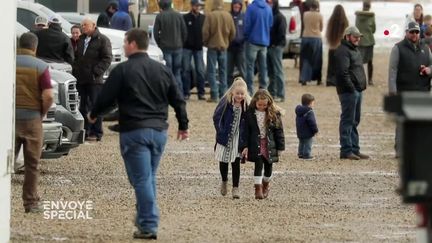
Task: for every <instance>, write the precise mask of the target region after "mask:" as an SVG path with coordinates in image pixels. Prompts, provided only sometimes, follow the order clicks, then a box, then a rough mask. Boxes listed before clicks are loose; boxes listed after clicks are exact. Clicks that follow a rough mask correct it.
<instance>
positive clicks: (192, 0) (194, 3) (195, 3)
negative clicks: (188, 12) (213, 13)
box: [190, 0, 200, 5]
mask: <svg viewBox="0 0 432 243" xmlns="http://www.w3.org/2000/svg"><path fill="white" fill-rule="evenodd" d="M190 3H191V5H200V1H199V0H191V1H190Z"/></svg>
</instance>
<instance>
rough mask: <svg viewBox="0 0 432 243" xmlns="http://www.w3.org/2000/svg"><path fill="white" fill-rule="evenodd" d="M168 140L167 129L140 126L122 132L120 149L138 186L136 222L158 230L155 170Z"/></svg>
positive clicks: (143, 228)
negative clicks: (159, 129) (139, 127)
mask: <svg viewBox="0 0 432 243" xmlns="http://www.w3.org/2000/svg"><path fill="white" fill-rule="evenodd" d="M166 141H167V132H166V130H164V131H158V130H155V129H152V128H141V129H136V130H132V131H129V132H121V133H120V149H121V154H122V157H123V160H124V163H125V167H126V172H127V175H128V178H129V182H130V183H131V185H132V186H133V188H134V189H135V197H136V209H137V216H136V222H135V223H136V225H137V227H138V228H139V229H140V230H141V231H144V232H148V233H155V234H156V233H157V230H158V224H159V209H158V206H157V200H156V172H157V169H158V166H159V161H160V159H161V156H162V153H163V151H164V148H165V144H166Z"/></svg>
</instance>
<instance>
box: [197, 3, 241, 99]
mask: <svg viewBox="0 0 432 243" xmlns="http://www.w3.org/2000/svg"><path fill="white" fill-rule="evenodd" d="M235 31H236V30H235V26H234V21H233V19H232V17H231V15H230V14H229V13H228V12H226V11H225V10H224V9H223V1H222V0H213V7H212V11H211V12H210V13H209V14H208V15H207V17H206V18H205V21H204V27H203V42H204V45H205V46H206V47H207V48H208V49H207V75H208V80H209V83H210V94H211V96H210V99H209V100H208V101H209V102H219V98H221V97H222V96H223V95H224V94H225V91H226V89H227V82H226V79H227V73H226V68H227V48H228V46H229V43H230V42H231V41H232V40H233V39H234V37H235V34H236V32H235ZM216 64H217V65H218V70H219V75H218V78H219V83H218V82H217V81H216Z"/></svg>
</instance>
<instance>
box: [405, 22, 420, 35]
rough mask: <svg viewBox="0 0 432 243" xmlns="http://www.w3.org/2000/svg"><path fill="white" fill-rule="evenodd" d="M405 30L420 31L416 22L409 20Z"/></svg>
mask: <svg viewBox="0 0 432 243" xmlns="http://www.w3.org/2000/svg"><path fill="white" fill-rule="evenodd" d="M406 31H408V32H410V31H418V32H419V33H420V25H419V24H418V23H417V22H414V21H411V22H409V23H408V25H407V28H406Z"/></svg>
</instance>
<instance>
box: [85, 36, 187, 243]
mask: <svg viewBox="0 0 432 243" xmlns="http://www.w3.org/2000/svg"><path fill="white" fill-rule="evenodd" d="M148 43H149V39H148V34H147V32H145V31H143V30H140V29H131V30H129V31H128V32H126V37H125V40H124V44H123V48H124V52H125V55H126V56H127V57H128V58H129V59H128V60H127V61H126V62H123V63H120V64H119V65H118V66H117V67H115V68H114V69H113V70H112V72H111V73H110V76H109V77H108V79H107V81H106V83H105V86H104V87H103V89H102V92H101V95H100V96H99V97H98V99H97V101H96V104H95V106H94V108H93V110H92V112H91V114H89V120H90V121H91V122H94V121H96V118H97V117H100V116H101V115H103V114H104V113H105V112H107V111H109V110H110V108H112V107H113V106H114V105H115V104H116V103H117V104H118V109H119V114H120V116H119V123H120V150H121V154H122V157H123V160H124V163H125V167H126V172H127V175H128V178H129V182H130V183H131V185H132V186H133V188H134V189H135V196H136V210H137V215H136V221H135V225H136V226H137V227H138V231H136V232H135V233H134V234H133V237H134V238H141V239H156V238H157V232H158V226H159V209H158V206H157V199H156V175H157V169H158V166H159V161H160V159H161V157H162V154H163V152H164V148H165V144H166V141H167V137H168V135H167V128H168V123H167V120H168V105H171V106H172V107H173V108H174V111H175V113H176V117H177V121H178V123H179V127H178V129H179V130H178V138H180V139H186V138H187V137H188V118H187V114H186V103H185V101H184V100H183V97H182V95H181V93H180V91H179V89H178V88H177V84H176V81H175V79H174V76H173V75H172V73H171V71H170V70H169V69H168V68H167V67H166V66H164V65H162V64H160V63H158V62H156V61H154V60H152V59H151V58H149V56H148V54H147V53H146V50H147V48H148Z"/></svg>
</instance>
